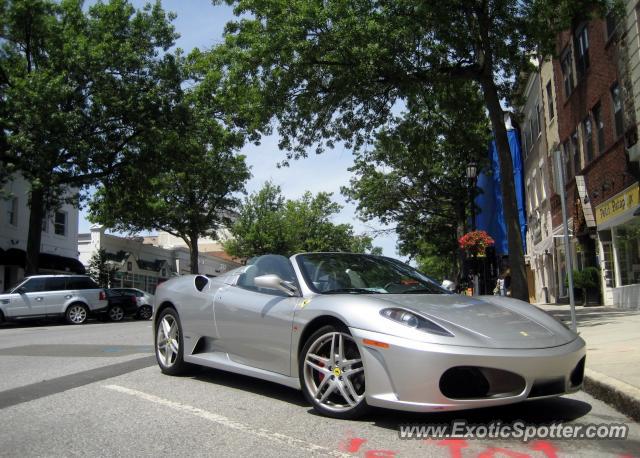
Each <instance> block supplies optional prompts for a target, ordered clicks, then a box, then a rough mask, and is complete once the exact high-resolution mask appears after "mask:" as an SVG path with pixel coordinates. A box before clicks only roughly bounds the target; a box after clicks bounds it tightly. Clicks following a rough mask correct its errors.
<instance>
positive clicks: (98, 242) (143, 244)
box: [77, 226, 240, 293]
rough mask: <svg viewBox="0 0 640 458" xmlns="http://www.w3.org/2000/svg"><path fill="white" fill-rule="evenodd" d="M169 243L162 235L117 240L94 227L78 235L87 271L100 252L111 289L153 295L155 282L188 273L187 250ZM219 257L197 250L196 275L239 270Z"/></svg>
mask: <svg viewBox="0 0 640 458" xmlns="http://www.w3.org/2000/svg"><path fill="white" fill-rule="evenodd" d="M172 242H176V241H175V240H174V238H171V237H170V236H168V234H164V233H160V234H159V235H158V236H150V237H119V236H116V235H112V234H105V231H104V228H102V227H101V226H93V227H92V228H91V232H90V233H88V234H80V235H79V237H78V245H77V247H78V248H77V249H78V251H79V252H80V261H81V262H82V264H83V265H84V266H85V267H87V268H88V266H89V263H90V262H91V258H92V257H93V256H94V255H95V254H96V253H98V252H99V250H104V251H105V252H106V255H107V259H108V261H107V262H108V265H109V267H110V269H112V270H113V271H114V275H113V280H112V284H111V285H110V286H111V287H133V288H139V289H142V290H144V291H148V292H150V293H154V292H155V288H156V286H157V285H158V283H161V282H163V281H164V280H166V279H168V278H169V277H172V276H175V275H184V274H188V273H190V272H191V265H190V257H189V249H188V248H186V246H184V245H182V244H179V243H177V242H176V243H172ZM165 243H166V244H165ZM205 245H206V243H205ZM222 256H223V255H222V254H217V255H212V254H208V253H203V252H202V251H200V255H199V257H198V270H199V272H200V273H201V274H202V275H208V276H217V275H220V274H221V273H223V272H226V271H228V270H231V269H235V268H236V267H240V264H239V263H237V262H235V261H233V260H231V259H229V258H228V257H222Z"/></svg>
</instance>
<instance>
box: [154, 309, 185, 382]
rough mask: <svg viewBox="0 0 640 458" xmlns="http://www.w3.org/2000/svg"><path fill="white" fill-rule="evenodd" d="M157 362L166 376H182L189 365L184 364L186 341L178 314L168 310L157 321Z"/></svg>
mask: <svg viewBox="0 0 640 458" xmlns="http://www.w3.org/2000/svg"><path fill="white" fill-rule="evenodd" d="M155 335H156V341H155V347H156V361H158V366H160V370H161V371H162V372H163V373H164V374H168V375H180V374H183V373H185V372H186V371H187V369H188V368H189V365H188V364H187V363H185V362H184V339H183V338H182V326H181V324H180V318H179V317H178V312H176V310H175V309H173V308H166V309H164V310H163V311H162V313H160V316H159V317H158V319H157V320H156V332H155Z"/></svg>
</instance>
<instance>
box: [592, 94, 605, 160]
mask: <svg viewBox="0 0 640 458" xmlns="http://www.w3.org/2000/svg"><path fill="white" fill-rule="evenodd" d="M593 122H594V123H595V127H596V133H597V135H598V154H602V153H603V152H604V122H602V106H601V105H600V103H598V104H596V106H594V107H593Z"/></svg>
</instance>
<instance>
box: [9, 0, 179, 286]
mask: <svg viewBox="0 0 640 458" xmlns="http://www.w3.org/2000/svg"><path fill="white" fill-rule="evenodd" d="M171 19H172V16H171V15H167V14H165V13H164V11H163V10H162V8H161V6H160V3H159V2H156V3H155V4H154V5H147V6H145V7H144V9H142V10H137V11H136V10H135V9H134V8H133V7H132V6H131V5H130V4H129V3H128V2H127V1H126V0H110V1H109V2H107V3H102V2H98V3H96V4H94V5H92V6H90V7H89V8H88V10H87V11H86V12H85V11H83V2H82V1H81V0H63V1H60V2H58V1H54V0H3V1H1V2H0V91H1V94H2V97H0V164H2V166H3V167H2V168H3V171H4V172H5V173H14V172H19V173H21V174H22V175H23V176H24V177H25V178H26V179H27V180H28V181H29V182H30V185H31V189H30V194H29V206H30V217H29V233H28V237H27V265H26V273H27V274H32V273H37V271H38V255H39V251H40V240H41V233H42V221H43V217H44V216H45V215H46V214H47V213H49V212H51V211H53V210H55V209H56V208H57V207H58V206H59V205H60V204H61V203H62V202H65V201H66V202H72V203H76V204H77V202H78V197H79V196H78V194H79V193H82V192H83V191H84V190H85V189H86V188H87V187H89V186H91V185H93V184H94V183H95V182H96V180H98V179H100V178H103V177H106V176H109V175H111V174H113V173H114V172H116V171H117V170H118V169H119V168H121V167H131V166H134V165H136V164H138V165H139V164H144V163H153V162H154V161H153V159H151V157H150V156H151V155H153V154H154V153H155V152H156V149H155V148H154V147H153V146H154V142H153V140H154V138H155V136H156V134H157V131H158V129H162V125H163V124H164V120H163V117H164V115H165V113H166V112H167V111H169V110H170V109H171V107H172V106H173V103H172V99H173V97H174V95H175V92H176V87H177V86H176V84H175V79H176V78H175V77H176V68H175V56H174V55H172V54H169V53H166V51H167V50H168V49H169V48H170V47H171V46H172V45H173V44H174V40H175V38H176V36H177V35H176V34H175V32H174V29H173V27H172V26H171V24H170V20H171ZM178 89H179V86H178ZM140 169H141V170H143V168H142V167H141V168H140ZM5 178H6V176H5Z"/></svg>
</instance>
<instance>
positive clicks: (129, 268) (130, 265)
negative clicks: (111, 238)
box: [127, 261, 133, 281]
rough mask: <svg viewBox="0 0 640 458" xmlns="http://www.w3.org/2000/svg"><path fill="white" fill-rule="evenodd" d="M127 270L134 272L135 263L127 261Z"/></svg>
mask: <svg viewBox="0 0 640 458" xmlns="http://www.w3.org/2000/svg"><path fill="white" fill-rule="evenodd" d="M127 270H128V271H129V272H131V271H132V270H133V263H132V262H131V261H127ZM130 280H131V279H129V281H130Z"/></svg>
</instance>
